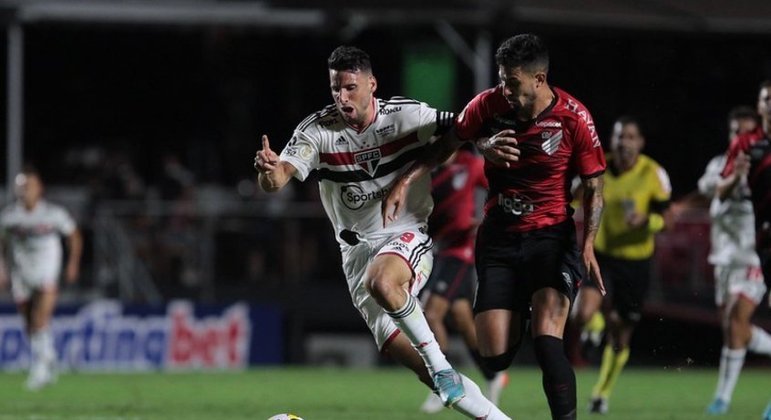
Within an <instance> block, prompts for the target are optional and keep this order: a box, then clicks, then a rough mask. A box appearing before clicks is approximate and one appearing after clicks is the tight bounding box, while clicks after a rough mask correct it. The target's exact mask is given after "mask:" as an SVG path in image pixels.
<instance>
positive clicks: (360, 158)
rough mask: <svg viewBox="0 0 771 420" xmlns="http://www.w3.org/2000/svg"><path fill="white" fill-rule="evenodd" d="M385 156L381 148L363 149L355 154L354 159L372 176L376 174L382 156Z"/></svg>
mask: <svg viewBox="0 0 771 420" xmlns="http://www.w3.org/2000/svg"><path fill="white" fill-rule="evenodd" d="M382 157H383V156H382V155H381V154H380V149H378V148H375V149H369V150H363V151H361V152H359V153H356V154H354V155H353V160H354V162H356V164H357V165H359V166H360V167H361V168H362V169H364V170H365V171H366V172H367V173H368V174H369V175H370V176H372V175H375V171H376V170H377V165H378V164H379V163H380V158H382Z"/></svg>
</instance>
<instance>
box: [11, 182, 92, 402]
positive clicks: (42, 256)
mask: <svg viewBox="0 0 771 420" xmlns="http://www.w3.org/2000/svg"><path fill="white" fill-rule="evenodd" d="M15 187H16V195H17V198H18V200H17V201H16V202H15V203H13V204H10V205H9V206H7V207H6V208H5V209H3V211H2V213H0V248H3V251H5V252H4V254H5V255H6V258H5V264H0V284H5V283H7V281H8V277H9V275H10V279H11V292H12V294H13V298H14V300H15V301H16V306H17V308H18V310H19V313H20V314H21V315H22V317H23V318H24V325H25V328H26V331H27V334H28V337H29V343H30V350H31V363H30V372H29V377H28V378H27V387H28V388H29V389H30V390H37V389H40V388H42V387H43V386H45V385H48V384H50V383H52V382H53V381H54V380H55V379H56V377H55V371H54V368H55V366H54V365H55V362H56V350H55V349H54V342H53V336H52V335H51V330H50V328H49V324H50V321H51V315H52V313H53V310H54V307H55V306H56V297H57V283H58V280H59V274H60V271H61V267H62V259H63V251H62V244H61V240H60V237H59V235H62V236H64V237H65V238H66V242H67V247H68V258H67V265H66V267H65V276H64V278H65V280H66V281H67V283H73V282H75V281H76V280H77V278H78V273H79V271H80V256H81V253H82V249H83V241H82V239H81V235H80V232H79V231H78V229H77V226H76V224H75V221H74V220H73V218H72V217H71V216H70V214H69V213H68V212H67V211H66V210H65V209H64V208H62V207H60V206H58V205H55V204H52V203H49V202H47V201H46V200H44V199H43V182H42V180H41V179H40V175H39V174H38V173H37V172H36V171H35V170H34V169H31V168H26V169H24V171H22V172H21V173H20V174H18V175H17V176H16V178H15ZM0 254H3V252H0Z"/></svg>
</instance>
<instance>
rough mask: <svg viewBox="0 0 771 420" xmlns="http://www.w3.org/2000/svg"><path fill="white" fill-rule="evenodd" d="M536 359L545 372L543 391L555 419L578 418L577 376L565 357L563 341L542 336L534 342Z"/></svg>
mask: <svg viewBox="0 0 771 420" xmlns="http://www.w3.org/2000/svg"><path fill="white" fill-rule="evenodd" d="M534 347H535V358H536V359H537V360H538V364H539V365H540V366H541V371H542V372H543V390H544V393H546V399H547V400H548V401H549V408H550V409H551V416H552V418H553V419H565V420H567V419H575V418H576V374H575V372H573V367H571V366H570V362H568V358H567V357H566V356H565V349H564V348H563V344H562V340H561V339H559V338H557V337H552V336H550V335H541V336H538V337H536V338H535V340H534Z"/></svg>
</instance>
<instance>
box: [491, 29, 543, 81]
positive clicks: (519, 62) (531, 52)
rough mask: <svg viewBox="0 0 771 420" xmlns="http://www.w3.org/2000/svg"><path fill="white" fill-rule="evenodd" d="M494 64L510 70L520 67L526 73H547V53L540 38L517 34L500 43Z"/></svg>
mask: <svg viewBox="0 0 771 420" xmlns="http://www.w3.org/2000/svg"><path fill="white" fill-rule="evenodd" d="M495 62H496V63H497V64H498V65H499V66H504V67H507V68H510V69H513V68H516V67H522V68H523V69H524V70H527V71H528V72H531V73H534V72H536V71H543V72H546V73H548V72H549V51H548V50H547V49H546V44H544V43H543V41H542V40H541V38H539V37H538V36H537V35H533V34H519V35H516V36H513V37H511V38H509V39H507V40H505V41H503V43H501V46H500V47H498V51H496V52H495Z"/></svg>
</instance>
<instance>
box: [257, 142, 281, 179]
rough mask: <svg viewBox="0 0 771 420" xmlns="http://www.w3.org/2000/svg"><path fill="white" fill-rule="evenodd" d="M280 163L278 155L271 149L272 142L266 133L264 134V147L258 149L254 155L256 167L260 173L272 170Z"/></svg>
mask: <svg viewBox="0 0 771 420" xmlns="http://www.w3.org/2000/svg"><path fill="white" fill-rule="evenodd" d="M276 165H278V155H277V154H276V152H274V151H273V150H270V142H269V141H268V136H267V135H266V134H263V135H262V149H261V150H258V151H257V155H256V156H255V157H254V169H256V170H257V172H260V173H266V172H270V171H272V170H274V169H276Z"/></svg>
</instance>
